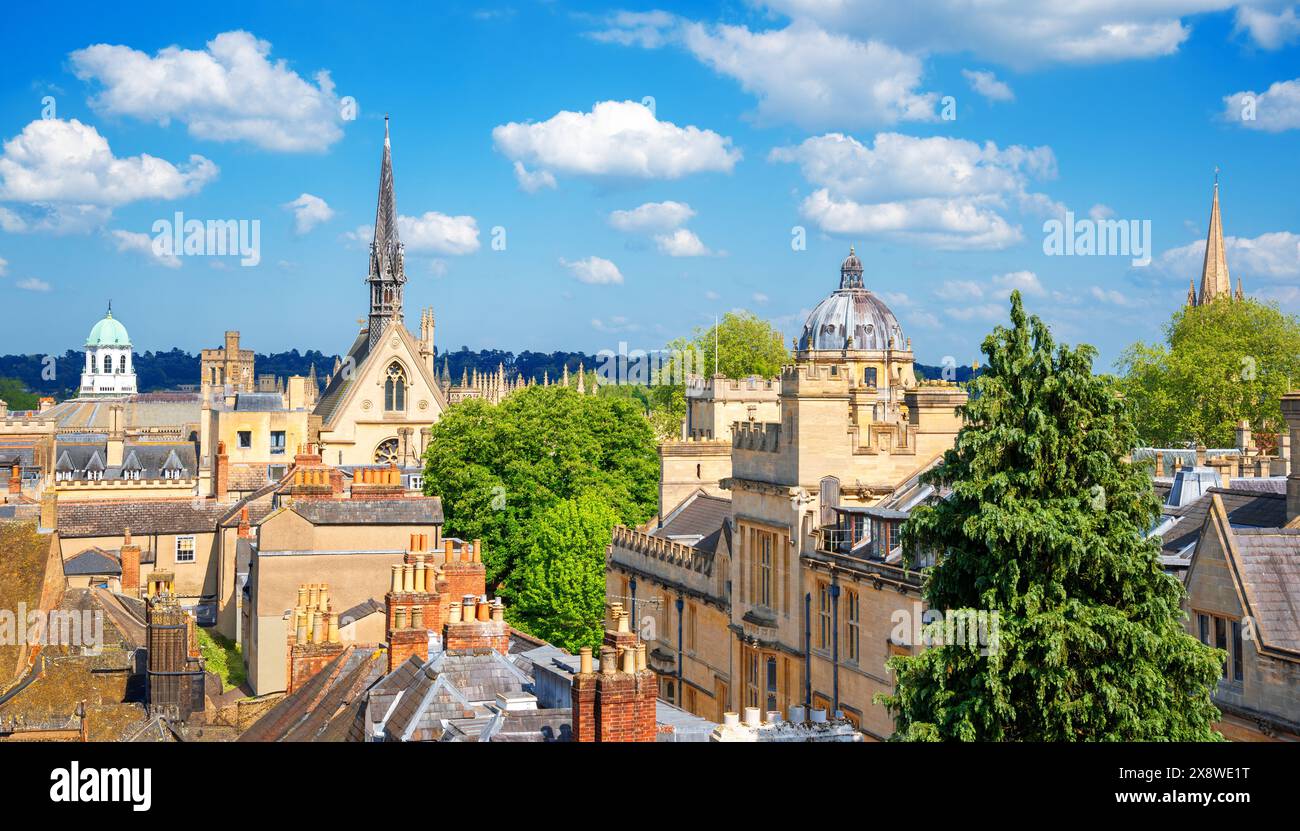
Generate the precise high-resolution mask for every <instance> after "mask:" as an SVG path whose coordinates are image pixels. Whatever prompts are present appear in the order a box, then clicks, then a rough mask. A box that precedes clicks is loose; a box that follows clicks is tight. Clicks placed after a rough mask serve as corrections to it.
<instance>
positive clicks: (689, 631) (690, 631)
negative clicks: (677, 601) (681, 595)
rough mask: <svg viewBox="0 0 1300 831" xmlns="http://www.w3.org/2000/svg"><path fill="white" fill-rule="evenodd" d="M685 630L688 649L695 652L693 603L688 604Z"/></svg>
mask: <svg viewBox="0 0 1300 831" xmlns="http://www.w3.org/2000/svg"><path fill="white" fill-rule="evenodd" d="M683 628H684V629H686V648H687V650H689V651H691V652H694V651H695V605H694V604H693V603H687V604H686V625H685V626H684V627H683Z"/></svg>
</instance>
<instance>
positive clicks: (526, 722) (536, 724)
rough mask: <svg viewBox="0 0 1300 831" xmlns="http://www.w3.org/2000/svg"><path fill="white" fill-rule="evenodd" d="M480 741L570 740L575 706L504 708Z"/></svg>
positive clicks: (481, 735) (486, 728)
mask: <svg viewBox="0 0 1300 831" xmlns="http://www.w3.org/2000/svg"><path fill="white" fill-rule="evenodd" d="M478 740H479V741H481V742H546V743H550V742H571V741H573V710H572V709H570V708H568V707H563V708H559V707H557V708H552V709H546V710H503V711H500V712H498V713H497V714H496V715H495V716H494V717H493V718H492V721H491V722H489V723H488V725H487V726H486V727H484V728H483V730H482V731H481V732H480V733H479V735H478Z"/></svg>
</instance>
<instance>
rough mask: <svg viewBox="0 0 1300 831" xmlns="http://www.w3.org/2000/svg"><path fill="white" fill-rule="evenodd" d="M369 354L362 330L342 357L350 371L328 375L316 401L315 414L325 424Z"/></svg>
mask: <svg viewBox="0 0 1300 831" xmlns="http://www.w3.org/2000/svg"><path fill="white" fill-rule="evenodd" d="M369 356H370V339H369V335H368V333H367V332H365V331H362V332H361V333H360V334H359V335H357V339H356V340H355V341H353V342H352V347H351V348H350V349H348V353H347V355H346V356H345V357H344V358H343V366H344V367H351V369H352V371H351V372H342V371H339V372H335V373H333V374H332V375H330V379H329V385H328V386H326V387H325V392H324V393H322V394H321V397H320V401H318V402H317V403H316V410H315V413H316V415H318V416H320V417H321V421H322V423H323V424H324V425H325V426H327V427H328V426H329V425H330V424H331V423H332V421H331V420H332V419H333V418H334V411H335V410H336V409H337V408H338V405H339V404H340V403H342V401H343V399H344V398H345V397H346V395H347V391H348V388H349V387H351V386H352V382H353V380H354V379H355V378H356V376H357V374H358V372H359V371H360V369H361V365H362V364H363V363H365V360H366V358H368V357H369Z"/></svg>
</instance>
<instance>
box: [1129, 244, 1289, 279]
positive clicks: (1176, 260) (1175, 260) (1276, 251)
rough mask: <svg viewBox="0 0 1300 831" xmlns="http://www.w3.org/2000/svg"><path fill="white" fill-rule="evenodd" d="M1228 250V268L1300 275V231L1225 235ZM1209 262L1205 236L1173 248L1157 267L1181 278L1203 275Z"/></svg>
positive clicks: (1239, 272) (1236, 272) (1237, 272)
mask: <svg viewBox="0 0 1300 831" xmlns="http://www.w3.org/2000/svg"><path fill="white" fill-rule="evenodd" d="M1223 246H1224V254H1225V256H1226V257H1227V260H1228V271H1229V273H1231V274H1232V276H1233V277H1237V276H1242V277H1247V278H1255V279H1257V280H1264V281H1282V280H1293V279H1295V278H1297V277H1300V234H1293V233H1291V232H1289V231H1275V232H1273V233H1268V234H1260V235H1259V236H1257V237H1254V238H1253V239H1252V238H1248V237H1224V239H1223ZM1204 264H1205V240H1197V241H1196V242H1193V243H1191V244H1189V245H1184V246H1181V247H1179V248H1171V249H1169V250H1168V251H1166V252H1164V253H1163V254H1161V255H1160V256H1159V257H1157V258H1156V260H1155V262H1154V263H1153V265H1154V266H1155V268H1156V269H1157V271H1159V272H1161V273H1164V274H1167V275H1169V276H1170V277H1175V278H1178V279H1180V280H1188V279H1191V280H1194V281H1195V282H1196V283H1197V284H1199V283H1200V279H1201V268H1202V266H1203V265H1204Z"/></svg>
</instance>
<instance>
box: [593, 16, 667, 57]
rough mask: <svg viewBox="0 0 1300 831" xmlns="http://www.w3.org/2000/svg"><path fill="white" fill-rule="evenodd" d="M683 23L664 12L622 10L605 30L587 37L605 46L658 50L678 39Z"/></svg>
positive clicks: (611, 17) (608, 22)
mask: <svg viewBox="0 0 1300 831" xmlns="http://www.w3.org/2000/svg"><path fill="white" fill-rule="evenodd" d="M680 22H681V19H680V18H678V17H677V16H676V15H674V14H671V13H669V12H665V11H660V10H655V11H649V12H629V11H619V12H614V13H613V14H611V15H609V16H607V17H606V18H605V28H603V29H599V30H596V31H593V32H588V33H587V36H588V37H590V38H591V39H592V40H598V41H600V42H602V43H617V44H619V45H621V46H640V47H642V48H645V49H657V48H659V47H660V46H663V45H665V44H667V43H668V42H670V41H672V40H673V39H674V38H675V37H676V31H675V30H676V27H677V26H678V24H679V23H680Z"/></svg>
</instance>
